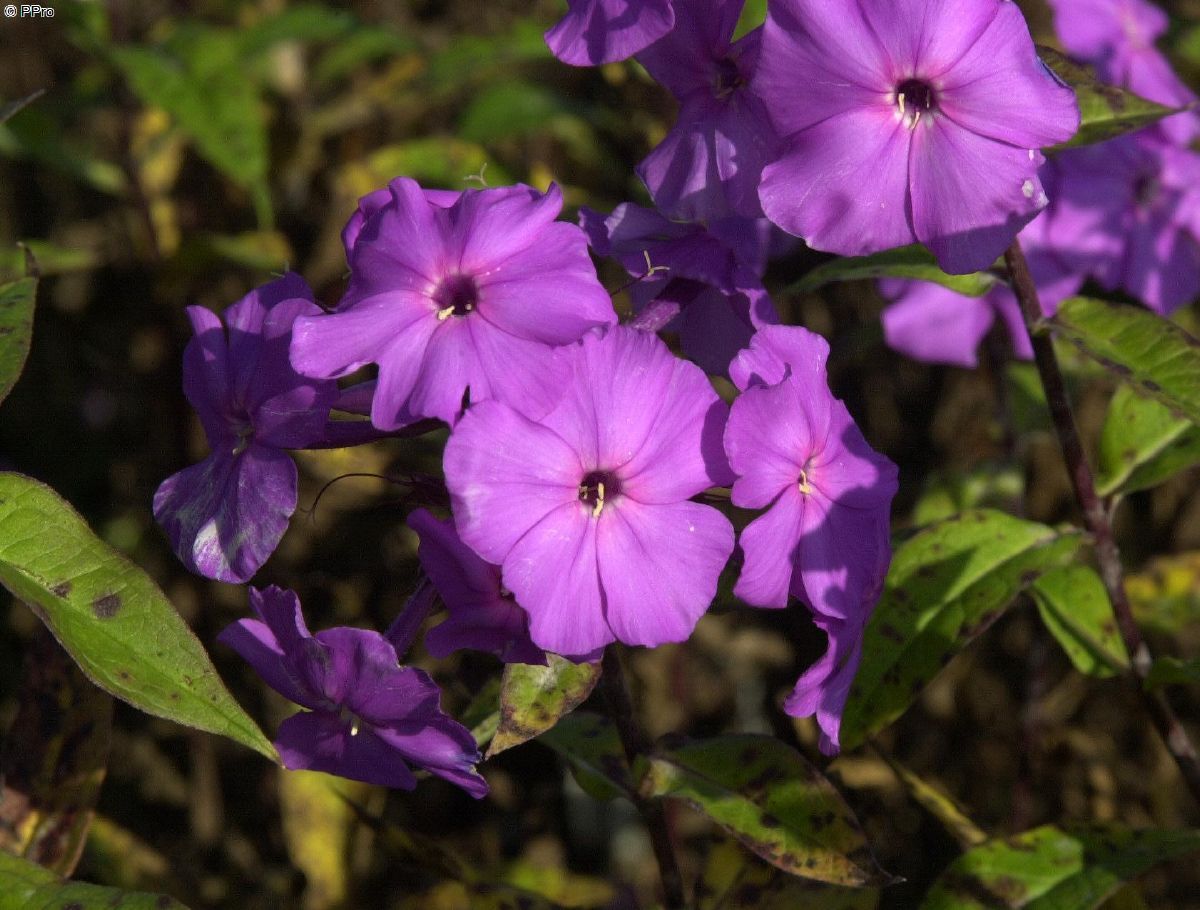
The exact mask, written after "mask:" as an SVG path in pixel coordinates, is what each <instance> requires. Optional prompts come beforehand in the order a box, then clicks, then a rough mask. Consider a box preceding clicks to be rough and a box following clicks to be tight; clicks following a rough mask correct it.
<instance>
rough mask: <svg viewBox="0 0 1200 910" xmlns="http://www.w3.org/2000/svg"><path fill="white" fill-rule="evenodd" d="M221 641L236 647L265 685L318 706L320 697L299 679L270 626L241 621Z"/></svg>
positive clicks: (282, 693)
mask: <svg viewBox="0 0 1200 910" xmlns="http://www.w3.org/2000/svg"><path fill="white" fill-rule="evenodd" d="M252 590H253V589H252ZM217 641H219V642H221V643H222V644H224V645H228V646H229V647H230V648H233V650H235V651H236V652H237V653H238V654H240V655H241V657H242V659H243V660H244V661H246V663H248V664H250V666H252V667H253V668H254V672H255V673H257V674H258V675H259V676H260V677H262V681H263V682H265V683H266V684H267V685H268V686H270V687H271V688H272V689H274V690H275V691H276V692H278V693H279V694H280V695H282V696H283V697H284V698H286V699H287V700H288V701H294V702H295V703H296V704H298V705H303V706H304V707H306V708H316V707H318V705H319V703H320V697H319V695H317V694H314V693H312V692H309V690H308V687H307V686H306V685H305V684H304V683H303V681H301V680H300V679H299V677H298V676H297V674H296V673H295V671H294V669H293V668H292V666H291V663H290V662H289V661H288V659H287V656H286V655H285V654H284V651H283V648H282V647H281V646H280V644H279V640H278V639H277V638H276V637H275V633H274V632H272V631H271V629H270V628H269V627H268V626H267V624H266V623H264V622H260V621H259V620H257V619H239V620H238V621H237V622H235V623H232V624H231V625H228V626H226V627H225V629H224V630H223V631H222V632H221V634H220V635H218V636H217Z"/></svg>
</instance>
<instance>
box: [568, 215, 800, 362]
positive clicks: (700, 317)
mask: <svg viewBox="0 0 1200 910" xmlns="http://www.w3.org/2000/svg"><path fill="white" fill-rule="evenodd" d="M579 222H580V224H581V225H583V229H584V231H585V232H586V233H587V235H588V240H589V241H590V243H591V245H592V249H593V250H595V251H596V253H597V254H598V255H600V256H611V257H613V258H615V259H616V260H617V261H618V262H620V263H621V265H623V266H624V267H625V269H626V270H627V271H628V272H629V274H630V275H633V276H635V277H637V278H638V281H637V282H636V283H635V284H634V285H633V286H632V287H631V288H630V292H629V293H630V297H632V299H633V303H634V308H635V309H636V310H637V311H638V312H641V311H643V310H644V309H645V307H646V306H647V305H648V304H649V303H650V302H651V301H653V300H661V301H670V302H672V303H674V304H676V305H677V306H678V307H679V315H678V316H676V317H675V318H674V319H673V320H671V321H670V322H669V323H667V325H666V326H665V327H664V328H665V329H666V330H667V331H671V332H678V333H679V339H680V343H681V344H682V346H683V352H684V353H685V354H686V355H687V356H688V357H690V358H692V359H693V360H694V361H695V362H696V363H697V364H698V365H699V366H700V367H701V369H703V370H704V371H705V372H706V373H712V374H725V373H726V372H727V370H728V368H729V361H730V360H731V359H732V358H733V355H734V354H736V353H737V352H738V351H739V350H741V349H742V348H743V347H745V346H746V345H747V344H749V343H750V336H751V335H753V334H754V330H755V329H757V328H758V327H759V326H762V325H772V324H775V323H777V322H778V321H779V315H778V314H777V313H776V312H775V307H774V305H773V304H772V303H771V298H770V297H769V296H768V294H767V292H766V290H765V289H764V288H763V286H762V281H761V278H760V276H761V274H762V271H763V269H764V268H765V266H766V251H767V246H768V244H769V241H770V232H771V226H770V224H769V222H767V221H766V219H763V218H758V219H750V218H725V219H720V220H718V221H715V222H713V223H712V224H711V225H709V226H708V227H706V226H704V225H703V224H699V223H695V222H682V221H670V220H668V219H667V218H666V217H664V216H663V215H662V214H660V213H658V212H655V211H653V210H651V209H647V208H642V207H641V206H639V205H634V204H633V203H630V202H627V203H624V204H623V205H619V206H617V207H616V209H614V210H613V213H612V214H611V215H609V216H608V218H604V217H603V216H602V215H601V214H600V213H599V212H594V211H592V210H591V209H587V208H584V209H581V210H580V212H579Z"/></svg>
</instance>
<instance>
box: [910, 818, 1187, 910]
mask: <svg viewBox="0 0 1200 910" xmlns="http://www.w3.org/2000/svg"><path fill="white" fill-rule="evenodd" d="M1194 850H1200V831H1155V830H1148V831H1130V830H1127V829H1123V828H1118V827H1116V826H1102V825H1095V826H1082V825H1081V826H1073V827H1062V828H1058V827H1054V826H1053V825H1046V826H1044V827H1041V828H1035V829H1033V830H1032V831H1026V832H1024V833H1022V834H1018V835H1015V836H1013V837H1009V838H1005V839H1003V840H995V841H991V842H990V843H987V844H984V845H983V846H981V847H976V848H975V849H974V850H971V851H969V852H968V853H965V854H963V855H962V856H960V857H959V858H958V859H957V860H955V861H954V862H953V863H952V864H951V865H950V867H949V868H948V869H946V871H945V872H943V873H942V875H941V876H940V877H939V878H938V880H937V881H936V882H935V883H934V885H933V888H932V889H931V890H930V891H929V893H928V894H927V895H926V896H925V900H924V902H923V903H922V904H921V910H995V908H1009V910H1018V908H1027V910H1093V908H1096V907H1099V906H1100V905H1101V904H1102V903H1103V902H1104V901H1105V900H1106V899H1108V898H1109V897H1110V896H1111V895H1113V894H1115V893H1116V892H1117V891H1118V890H1119V889H1120V887H1121V885H1122V883H1123V882H1125V881H1126V880H1128V879H1130V878H1132V877H1133V876H1135V875H1138V874H1140V873H1142V872H1144V871H1146V870H1147V869H1149V868H1151V867H1152V866H1154V865H1156V864H1157V863H1160V862H1163V861H1164V860H1168V859H1171V858H1172V857H1175V856H1179V855H1180V854H1183V853H1189V852H1192V851H1194Z"/></svg>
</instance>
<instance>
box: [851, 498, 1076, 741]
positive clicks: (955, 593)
mask: <svg viewBox="0 0 1200 910" xmlns="http://www.w3.org/2000/svg"><path fill="white" fill-rule="evenodd" d="M1079 542H1080V538H1079V536H1078V534H1074V533H1059V532H1057V531H1055V530H1054V529H1053V528H1048V527H1046V526H1045V525H1041V524H1036V523H1034V522H1030V521H1022V520H1021V519H1018V518H1013V517H1012V516H1011V515H1006V514H1004V513H1002V512H995V511H990V510H978V511H973V512H966V513H964V514H962V515H959V516H956V517H954V518H951V519H948V520H946V521H943V522H939V523H938V524H935V525H932V526H931V527H928V528H926V529H924V530H922V531H920V532H919V533H917V534H915V535H914V536H912V537H911V538H909V539H908V540H906V541H905V542H904V543H903V544H901V545H900V547H899V548H898V549H897V550H896V553H895V555H894V557H893V558H892V566H891V570H890V571H889V572H888V577H887V580H886V582H885V583H884V591H883V596H882V597H881V598H880V601H879V604H878V605H877V606H876V608H875V612H874V613H873V614H872V616H871V619H870V622H869V623H868V624H867V630H866V634H865V636H864V639H863V656H862V663H861V665H860V666H859V670H858V675H857V676H856V677H855V679H854V685H853V686H852V687H851V689H850V698H849V700H848V702H847V703H846V709H845V711H844V713H843V715H842V728H841V744H842V748H843V749H853V748H854V747H855V746H857V745H859V744H860V743H862V742H863V740H865V739H866V738H867V737H868V736H870V735H871V734H873V733H875V732H877V731H879V730H881V729H883V728H884V727H886V726H887V725H888V724H890V723H891V722H892V721H894V720H895V719H896V718H897V717H899V716H900V715H901V714H903V713H904V711H905V710H906V709H907V708H908V706H909V705H910V704H912V702H913V700H914V699H915V698H916V697H917V695H918V694H919V693H920V692H921V690H922V689H924V688H925V685H926V684H927V683H928V682H929V681H930V680H931V679H933V678H934V677H935V676H936V675H937V674H938V673H939V672H940V671H941V669H942V668H943V667H944V666H945V665H946V664H947V663H948V662H949V661H950V659H951V658H952V657H954V655H955V654H957V653H958V652H959V651H961V650H962V649H963V648H964V647H966V646H967V645H968V644H970V642H971V641H973V640H974V639H975V637H976V636H977V635H979V634H980V633H981V632H982V631H983V630H984V629H986V628H987V627H988V626H989V625H991V624H992V623H993V622H994V621H995V620H996V619H997V618H998V617H999V616H1000V615H1001V613H1003V612H1004V610H1006V609H1007V608H1008V606H1009V605H1010V604H1011V603H1012V602H1013V600H1014V599H1015V598H1016V596H1017V595H1018V594H1020V593H1021V592H1022V591H1023V590H1025V589H1026V588H1027V587H1028V586H1029V585H1030V584H1032V583H1033V582H1034V581H1035V580H1036V579H1037V577H1038V576H1039V575H1040V574H1041V573H1042V572H1045V571H1046V570H1047V569H1050V568H1052V567H1054V566H1056V565H1060V564H1062V563H1063V562H1065V561H1066V560H1067V559H1069V558H1070V556H1071V555H1072V554H1073V553H1074V552H1075V550H1076V548H1077V547H1078V546H1079Z"/></svg>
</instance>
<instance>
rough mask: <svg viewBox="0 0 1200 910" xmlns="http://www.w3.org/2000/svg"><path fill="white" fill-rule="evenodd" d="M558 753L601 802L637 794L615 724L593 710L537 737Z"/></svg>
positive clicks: (585, 788) (563, 720) (588, 792)
mask: <svg viewBox="0 0 1200 910" xmlns="http://www.w3.org/2000/svg"><path fill="white" fill-rule="evenodd" d="M538 742H540V743H542V744H543V745H546V746H549V747H550V748H551V749H553V750H554V751H555V752H557V753H558V754H559V755H560V756H562V758H563V759H565V760H566V762H567V765H568V766H569V767H570V769H571V773H572V774H574V775H575V780H576V781H577V782H578V784H579V786H580V787H582V788H583V790H584V792H586V793H587V794H588V795H589V796H592V797H594V798H595V799H599V800H609V799H615V798H616V797H618V796H629V795H630V794H632V793H633V792H634V786H633V777H632V776H631V775H630V773H629V763H628V762H627V761H626V760H625V752H624V751H623V750H622V748H621V738H620V736H619V735H618V734H617V728H616V727H614V726H613V724H612V721H610V720H609V719H608V718H607V717H603V716H601V715H599V714H593V713H592V712H590V711H576V712H574V713H573V714H568V715H567V716H566V717H564V718H562V719H561V720H559V722H558V723H557V724H555V725H554V726H553V727H552V728H551V729H549V730H547V731H546V732H545V733H543V734H542V735H541V736H539V737H538Z"/></svg>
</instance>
